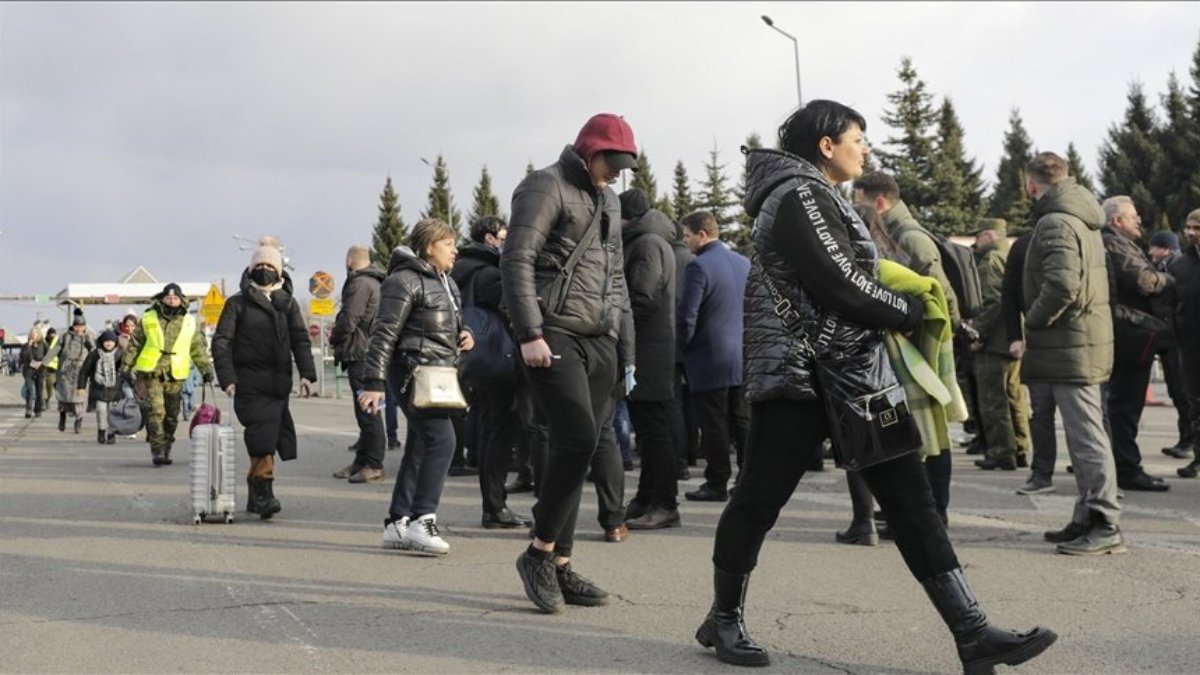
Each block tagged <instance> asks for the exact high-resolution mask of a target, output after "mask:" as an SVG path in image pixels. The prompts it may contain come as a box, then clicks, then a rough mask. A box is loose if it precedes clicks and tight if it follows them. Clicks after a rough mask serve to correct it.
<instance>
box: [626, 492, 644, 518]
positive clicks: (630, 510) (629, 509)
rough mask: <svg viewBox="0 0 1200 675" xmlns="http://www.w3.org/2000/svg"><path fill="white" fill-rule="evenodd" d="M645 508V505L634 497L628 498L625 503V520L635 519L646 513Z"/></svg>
mask: <svg viewBox="0 0 1200 675" xmlns="http://www.w3.org/2000/svg"><path fill="white" fill-rule="evenodd" d="M647 510H648V509H647V507H646V505H645V504H643V503H641V502H639V501H638V500H637V498H636V497H635V498H633V499H631V500H629V503H628V504H626V505H625V520H626V521H627V522H628V521H630V520H637V519H638V518H641V517H642V516H644V515H646V511H647Z"/></svg>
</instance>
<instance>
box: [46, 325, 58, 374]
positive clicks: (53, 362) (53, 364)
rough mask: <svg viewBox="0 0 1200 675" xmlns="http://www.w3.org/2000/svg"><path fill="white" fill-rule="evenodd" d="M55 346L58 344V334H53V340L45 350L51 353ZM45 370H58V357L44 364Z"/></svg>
mask: <svg viewBox="0 0 1200 675" xmlns="http://www.w3.org/2000/svg"><path fill="white" fill-rule="evenodd" d="M57 344H58V334H57V333H55V335H54V339H53V340H51V341H50V347H49V348H48V349H47V351H51V352H52V351H54V345H57ZM46 368H47V369H49V370H58V357H57V356H55V357H54V358H52V359H50V361H49V362H47V363H46Z"/></svg>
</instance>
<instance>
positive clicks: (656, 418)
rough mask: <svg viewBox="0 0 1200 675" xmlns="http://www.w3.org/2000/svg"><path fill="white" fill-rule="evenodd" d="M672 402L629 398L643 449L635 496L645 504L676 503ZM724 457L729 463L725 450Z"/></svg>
mask: <svg viewBox="0 0 1200 675" xmlns="http://www.w3.org/2000/svg"><path fill="white" fill-rule="evenodd" d="M672 405H674V401H634V400H632V399H630V401H629V417H630V419H631V420H632V421H633V430H634V431H636V432H637V440H638V448H639V449H640V450H641V451H642V475H641V477H640V478H639V479H638V489H637V496H636V497H635V498H634V499H635V500H636V501H637V503H638V504H642V505H643V506H646V507H650V506H661V507H663V508H667V509H673V508H675V507H676V506H678V505H679V501H678V499H677V498H678V496H679V483H678V479H677V476H678V473H677V471H678V466H679V465H678V461H677V455H676V452H675V445H674V443H673V442H672V439H671V427H670V420H669V415H670V411H669V406H672ZM725 459H726V463H728V461H729V455H728V453H726V456H725Z"/></svg>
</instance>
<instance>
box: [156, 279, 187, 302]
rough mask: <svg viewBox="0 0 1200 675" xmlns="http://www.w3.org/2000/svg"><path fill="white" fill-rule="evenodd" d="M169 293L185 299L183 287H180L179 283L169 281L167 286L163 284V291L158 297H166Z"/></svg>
mask: <svg viewBox="0 0 1200 675" xmlns="http://www.w3.org/2000/svg"><path fill="white" fill-rule="evenodd" d="M168 295H174V296H175V297H177V298H179V299H180V300H183V299H184V295H183V289H182V288H180V287H179V284H177V283H174V282H172V283H169V284H167V285H166V286H163V289H162V293H159V294H158V297H159V298H165V297H167V296H168Z"/></svg>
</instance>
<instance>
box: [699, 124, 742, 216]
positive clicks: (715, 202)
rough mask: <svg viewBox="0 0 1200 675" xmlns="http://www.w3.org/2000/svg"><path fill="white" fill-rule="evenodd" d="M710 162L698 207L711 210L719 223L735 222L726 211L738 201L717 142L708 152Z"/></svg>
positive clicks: (705, 173)
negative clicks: (721, 160)
mask: <svg viewBox="0 0 1200 675" xmlns="http://www.w3.org/2000/svg"><path fill="white" fill-rule="evenodd" d="M708 157H709V160H708V163H707V164H705V165H704V180H702V181H700V189H701V191H700V194H699V195H698V196H697V203H696V208H700V209H705V210H707V211H711V212H712V214H713V215H714V216H716V218H717V223H718V224H719V225H721V226H722V228H724V226H726V225H728V224H729V223H732V222H733V218H731V217H730V216H729V215H728V214H727V213H726V211H728V210H729V207H731V206H734V205H735V204H737V202H736V201H735V200H734V198H733V194H732V193H731V192H730V191H729V187H728V183H729V177H728V176H726V175H725V165H724V164H721V163H720V159H721V152H720V150H718V149H717V144H716V142H714V143H713V149H712V150H711V151H710V152H709V153H708Z"/></svg>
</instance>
